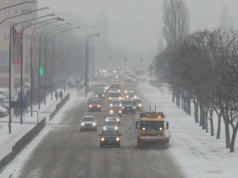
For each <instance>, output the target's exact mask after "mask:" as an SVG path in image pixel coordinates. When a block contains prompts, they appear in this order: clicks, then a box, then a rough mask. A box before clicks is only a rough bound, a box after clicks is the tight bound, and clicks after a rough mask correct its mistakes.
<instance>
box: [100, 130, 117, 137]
mask: <svg viewBox="0 0 238 178" xmlns="http://www.w3.org/2000/svg"><path fill="white" fill-rule="evenodd" d="M117 135H118V132H117V131H115V130H105V131H103V132H102V136H117Z"/></svg>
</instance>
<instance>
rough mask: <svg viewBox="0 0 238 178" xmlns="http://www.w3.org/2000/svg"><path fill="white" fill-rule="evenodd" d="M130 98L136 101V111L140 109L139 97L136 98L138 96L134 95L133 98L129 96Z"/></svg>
mask: <svg viewBox="0 0 238 178" xmlns="http://www.w3.org/2000/svg"><path fill="white" fill-rule="evenodd" d="M130 100H134V101H135V102H136V109H137V110H138V111H141V110H142V102H141V99H140V98H138V97H134V98H130Z"/></svg>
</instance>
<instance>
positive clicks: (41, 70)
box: [39, 65, 44, 76]
mask: <svg viewBox="0 0 238 178" xmlns="http://www.w3.org/2000/svg"><path fill="white" fill-rule="evenodd" d="M39 72H40V76H43V75H44V69H43V67H42V65H40V71H39Z"/></svg>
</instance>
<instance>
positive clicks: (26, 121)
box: [0, 90, 72, 160]
mask: <svg viewBox="0 0 238 178" xmlns="http://www.w3.org/2000/svg"><path fill="white" fill-rule="evenodd" d="M70 92H72V90H66V91H65V92H64V96H66V95H67V94H68V93H70ZM59 102H60V99H59V98H58V100H57V101H56V99H55V97H54V96H53V98H52V100H51V94H49V95H48V96H47V98H46V105H44V103H41V105H40V110H38V105H34V106H33V110H35V111H38V112H39V118H38V119H39V120H38V119H37V113H36V112H33V116H31V111H30V107H29V108H27V110H28V111H27V113H25V114H23V121H22V123H23V124H22V125H21V124H20V118H19V117H13V118H12V123H11V134H9V125H8V122H9V116H6V117H3V118H0V138H1V139H0V148H1V149H0V160H1V159H2V158H3V157H4V156H6V155H7V154H8V153H10V152H11V151H12V146H13V145H14V144H15V143H16V142H17V141H18V140H19V139H20V138H21V137H23V136H24V135H25V134H26V133H27V132H29V131H30V130H31V129H32V128H33V127H34V126H35V125H37V120H38V122H40V121H41V120H42V119H43V118H44V117H46V122H47V123H48V122H49V115H50V113H51V112H52V111H53V110H54V109H55V107H56V104H58V103H59Z"/></svg>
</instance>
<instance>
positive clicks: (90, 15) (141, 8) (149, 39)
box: [38, 0, 238, 52]
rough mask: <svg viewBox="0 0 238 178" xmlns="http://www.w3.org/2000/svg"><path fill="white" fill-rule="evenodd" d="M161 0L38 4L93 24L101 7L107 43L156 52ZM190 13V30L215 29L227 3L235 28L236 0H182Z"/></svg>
mask: <svg viewBox="0 0 238 178" xmlns="http://www.w3.org/2000/svg"><path fill="white" fill-rule="evenodd" d="M162 2H163V0H38V5H39V7H42V6H49V7H50V8H51V11H52V12H56V14H57V12H67V13H71V14H72V15H75V16H76V15H80V16H81V17H82V18H83V20H84V22H86V23H89V24H90V25H93V24H94V23H95V22H96V19H97V16H98V14H99V13H100V12H102V11H103V10H104V11H105V12H106V15H107V26H108V35H109V39H110V44H116V45H120V46H125V47H126V48H128V49H133V50H135V49H137V50H143V51H147V50H150V51H153V52H156V49H157V42H158V39H159V37H161V31H162V27H163V23H162ZM185 2H186V4H187V7H188V9H189V12H190V17H191V22H190V24H191V25H190V29H191V31H194V30H197V29H205V28H209V29H213V28H217V27H218V26H219V25H220V24H219V18H220V13H221V9H222V6H223V4H224V3H226V4H227V6H228V16H229V17H230V18H229V19H228V21H229V24H232V25H234V27H237V21H238V11H237V10H236V8H237V7H238V0H185Z"/></svg>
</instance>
